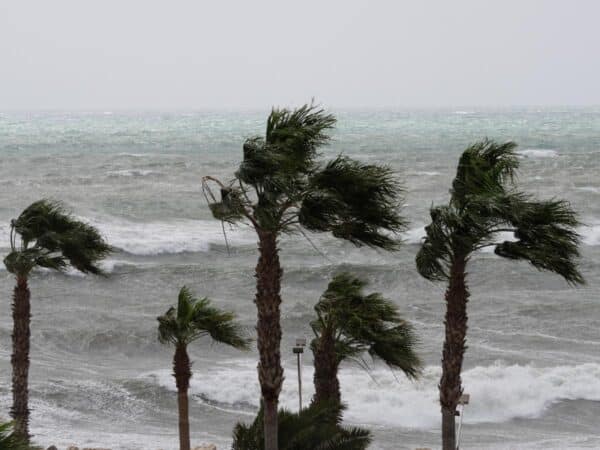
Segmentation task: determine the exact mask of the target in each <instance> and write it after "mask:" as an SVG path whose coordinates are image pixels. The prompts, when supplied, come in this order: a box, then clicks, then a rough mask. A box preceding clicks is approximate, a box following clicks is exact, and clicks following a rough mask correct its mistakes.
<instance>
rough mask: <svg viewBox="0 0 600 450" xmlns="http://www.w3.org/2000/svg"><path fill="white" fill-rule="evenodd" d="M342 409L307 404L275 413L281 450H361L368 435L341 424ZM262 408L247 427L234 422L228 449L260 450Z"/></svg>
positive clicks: (368, 442)
mask: <svg viewBox="0 0 600 450" xmlns="http://www.w3.org/2000/svg"><path fill="white" fill-rule="evenodd" d="M343 411H344V406H343V405H341V404H339V403H336V402H330V403H328V402H323V403H319V404H315V403H313V404H311V405H310V406H309V407H308V408H303V409H302V411H298V412H297V413H294V412H290V411H286V410H280V411H279V447H280V448H281V450H307V449H323V450H325V449H326V450H364V449H366V448H367V447H368V446H369V444H370V443H371V432H370V431H369V430H365V429H364V428H358V427H351V428H347V427H344V426H343V425H342V413H343ZM263 420H264V415H263V409H262V408H261V409H260V411H259V412H258V415H257V416H256V419H254V422H252V424H250V425H245V424H242V423H238V424H237V425H236V426H235V427H234V429H233V444H232V446H231V448H232V450H264V448H265V441H264V436H263V434H264V426H263Z"/></svg>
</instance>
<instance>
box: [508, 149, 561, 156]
mask: <svg viewBox="0 0 600 450" xmlns="http://www.w3.org/2000/svg"><path fill="white" fill-rule="evenodd" d="M517 154H519V155H521V156H523V157H525V158H557V157H558V152H557V151H556V150H552V149H548V148H526V149H523V150H518V151H517Z"/></svg>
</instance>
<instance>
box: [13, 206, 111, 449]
mask: <svg viewBox="0 0 600 450" xmlns="http://www.w3.org/2000/svg"><path fill="white" fill-rule="evenodd" d="M10 248H11V251H10V253H9V254H8V255H7V256H6V258H5V259H4V264H5V266H6V268H7V270H8V271H9V272H10V273H12V274H14V275H15V277H16V281H17V284H16V287H15V289H14V292H13V304H12V314H13V334H12V342H13V354H12V358H11V363H12V369H13V373H12V392H13V405H12V408H11V416H12V417H13V419H14V421H15V424H14V429H15V433H16V434H17V435H19V436H20V437H21V438H22V439H25V440H26V441H28V440H29V407H28V401H29V400H28V397H29V390H28V377H29V339H30V329H29V324H30V320H31V312H30V311H31V305H30V292H29V286H28V279H29V276H30V274H31V271H32V270H33V269H34V268H36V267H44V268H48V269H53V270H58V271H63V270H65V269H67V268H68V267H73V268H75V269H76V270H78V271H80V272H83V273H92V274H100V273H101V270H100V269H99V268H98V266H97V263H98V262H99V261H100V260H101V259H102V258H104V257H105V256H107V255H108V253H109V252H110V251H111V247H110V246H109V245H108V244H107V243H106V241H105V240H104V239H103V238H102V236H101V235H100V233H99V232H98V230H96V229H95V228H94V227H92V226H91V225H88V224H86V223H83V222H81V221H79V220H76V219H75V218H73V217H72V216H71V215H70V214H69V213H67V212H65V210H64V209H63V208H62V206H61V205H60V203H58V202H54V201H50V200H40V201H37V202H35V203H32V204H31V205H30V206H28V207H27V208H26V209H25V210H24V211H23V212H22V213H21V215H20V216H19V217H18V218H17V219H14V220H12V221H11V224H10Z"/></svg>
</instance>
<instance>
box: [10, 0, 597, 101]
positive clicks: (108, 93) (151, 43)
mask: <svg viewBox="0 0 600 450" xmlns="http://www.w3.org/2000/svg"><path fill="white" fill-rule="evenodd" d="M599 20H600V1H597V0H589V1H588V0H569V1H567V0H564V1H552V0H540V1H534V0H518V1H513V0H497V1H493V2H492V1H483V0H473V1H463V0H451V1H449V0H440V1H427V0H425V1H423V0H419V1H418V0H413V1H410V2H409V1H400V0H397V1H393V0H389V1H376V0H370V1H350V0H345V1H333V0H320V1H312V0H302V1H285V0H279V1H262V0H250V1H248V0H247V1H226V0H221V1H216V0H215V1H210V2H209V1H202V0H196V1H178V0H163V1H160V2H159V1H151V0H145V1H134V0H120V1H114V0H98V1H91V0H89V1H82V0H72V1H67V0H52V1H48V0H40V1H35V2H34V1H28V0H2V1H1V2H0V58H1V65H0V109H36V108H39V109H48V108H58V109H113V108H114V109H116V108H153V109H155V108H193V109H202V108H215V107H218V108H221V107H222V108H235V107H261V108H262V107H265V106H268V105H272V104H278V105H286V104H297V103H300V102H304V101H307V100H310V98H311V97H315V98H316V99H317V100H318V101H320V102H322V103H324V104H325V105H330V106H339V107H347V106H357V107H359V106H373V107H377V106H391V107H399V108H404V107H414V106H424V107H430V106H459V105H559V104H560V105H565V104H569V105H586V104H588V105H589V104H596V105H598V104H600V57H599V56H600V55H599V50H600V26H599Z"/></svg>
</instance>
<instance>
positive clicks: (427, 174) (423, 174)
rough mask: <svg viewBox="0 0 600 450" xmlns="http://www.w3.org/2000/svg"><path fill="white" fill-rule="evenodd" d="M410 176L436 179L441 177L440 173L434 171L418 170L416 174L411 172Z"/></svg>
mask: <svg viewBox="0 0 600 450" xmlns="http://www.w3.org/2000/svg"><path fill="white" fill-rule="evenodd" d="M410 175H416V176H419V177H435V176H438V175H440V173H439V172H436V171H434V170H432V171H428V170H418V171H416V172H411V173H410Z"/></svg>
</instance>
